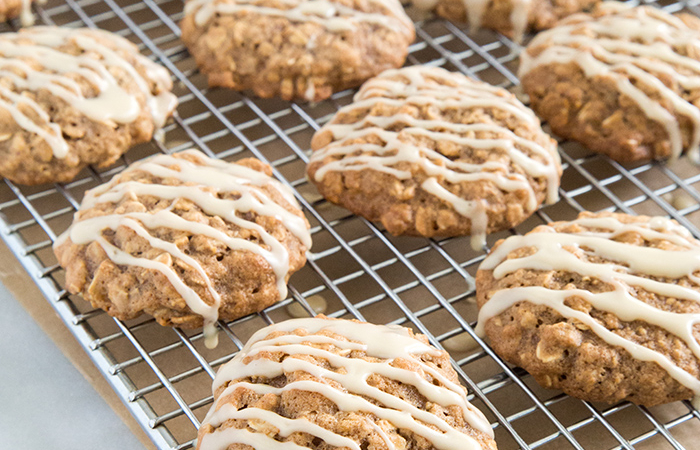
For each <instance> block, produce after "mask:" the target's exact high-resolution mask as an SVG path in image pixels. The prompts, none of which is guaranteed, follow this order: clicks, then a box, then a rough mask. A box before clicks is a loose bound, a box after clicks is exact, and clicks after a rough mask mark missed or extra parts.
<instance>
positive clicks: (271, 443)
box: [198, 318, 493, 450]
mask: <svg viewBox="0 0 700 450" xmlns="http://www.w3.org/2000/svg"><path fill="white" fill-rule="evenodd" d="M300 329H302V330H304V331H305V333H304V335H303V336H301V335H297V334H282V335H279V336H276V337H270V335H271V334H272V333H276V334H279V333H280V332H282V333H292V332H294V331H295V330H300ZM319 331H328V332H331V333H333V334H336V335H340V336H343V337H345V338H347V340H343V339H339V338H335V337H330V336H326V335H322V334H314V333H318V332H319ZM306 333H308V334H306ZM309 344H323V348H320V347H318V348H317V347H312V346H310V345H309ZM329 346H330V347H332V348H333V349H337V350H339V352H334V351H331V349H330V348H328V347H329ZM352 351H364V352H365V353H366V355H367V357H369V359H363V358H359V357H349V353H350V352H352ZM268 352H272V353H275V352H281V353H283V354H285V355H289V357H286V358H283V359H282V360H281V361H279V362H278V361H272V360H269V359H266V358H264V357H262V358H256V356H258V355H260V354H261V353H268ZM439 354H440V352H439V351H438V350H437V349H435V348H432V347H430V346H428V345H426V344H424V343H422V342H421V341H419V340H417V339H415V338H413V337H411V336H410V335H409V333H408V331H407V330H406V329H404V328H401V327H386V326H378V325H372V324H368V323H361V322H353V321H346V320H332V319H324V318H311V319H293V320H287V321H285V322H280V323H278V324H275V325H271V326H269V327H266V328H263V329H262V330H259V331H257V332H256V333H255V334H254V335H253V336H252V337H251V339H250V340H249V341H248V343H247V344H246V345H245V347H244V348H243V349H242V350H241V351H240V352H239V353H238V354H237V355H236V356H235V357H234V358H233V359H232V360H231V361H230V362H228V363H227V364H226V365H224V366H222V368H221V369H220V370H219V372H218V373H217V375H216V379H215V380H214V384H213V389H214V392H217V391H218V390H219V389H220V388H222V387H224V386H225V389H223V391H222V392H220V393H219V394H218V396H217V398H216V400H215V402H214V404H213V405H212V408H211V410H210V411H209V413H208V414H207V416H206V418H205V420H204V422H203V425H205V424H210V425H212V426H213V427H219V426H221V425H222V424H223V423H224V422H226V421H227V420H231V419H246V420H253V421H263V422H266V423H267V424H269V425H270V426H272V427H274V428H276V429H278V430H280V431H279V433H278V434H279V435H280V436H282V437H285V436H288V435H289V434H291V433H294V432H303V433H308V434H310V435H312V436H314V437H318V438H320V439H322V440H323V441H324V442H326V443H327V444H330V445H333V446H337V447H347V448H350V449H352V450H359V446H358V444H357V443H356V442H354V441H353V440H351V439H349V438H347V437H345V436H342V435H339V434H336V433H335V432H333V431H331V430H328V429H325V428H322V427H320V426H318V425H316V424H314V423H312V422H310V421H309V420H307V419H306V418H297V419H290V418H286V417H283V416H280V415H278V414H276V413H274V412H271V411H267V410H261V409H257V408H246V409H243V410H236V408H235V407H233V406H232V405H231V404H227V403H225V401H224V402H222V401H221V399H225V398H226V397H227V395H228V394H229V393H232V392H234V391H235V390H237V389H246V390H250V391H253V392H255V393H258V394H275V395H281V394H282V393H284V392H286V391H291V390H302V391H308V392H316V393H318V394H321V395H323V396H324V397H326V398H327V399H329V400H330V401H332V402H333V403H335V404H336V405H337V407H338V409H339V410H341V411H348V412H351V411H363V412H368V413H372V414H373V415H374V416H376V417H377V421H376V422H377V423H376V424H374V426H373V428H375V427H376V428H375V430H376V431H377V433H378V434H379V436H381V437H382V439H383V440H384V443H385V444H386V446H387V448H389V449H392V448H395V446H394V444H393V442H392V441H391V440H390V438H389V436H388V435H387V434H386V432H385V431H384V430H382V428H381V423H382V422H384V421H386V422H388V423H390V424H391V425H392V426H394V427H397V428H402V429H407V430H410V431H412V432H414V433H416V434H418V435H420V436H422V437H424V438H426V439H428V440H429V441H430V442H431V443H432V444H433V445H434V448H436V449H441V450H447V449H461V450H472V449H473V450H476V449H480V448H481V446H480V445H479V443H478V442H477V441H476V440H475V439H473V438H471V437H470V436H469V435H467V434H465V433H463V432H462V431H460V430H457V429H455V428H453V427H452V426H450V425H449V424H448V423H447V422H446V421H445V420H443V419H441V418H440V417H438V416H436V415H434V414H431V413H429V412H427V411H424V410H421V409H418V408H416V407H415V406H413V405H412V404H410V403H409V402H407V401H405V400H403V399H401V398H399V397H396V396H394V395H391V394H389V393H387V392H384V391H382V390H380V389H378V388H376V387H373V386H371V385H369V384H368V383H367V378H368V377H369V376H370V375H371V374H379V375H382V376H385V377H387V378H389V379H392V380H396V381H400V382H401V383H405V384H410V385H412V386H415V388H416V389H417V390H418V391H419V392H420V393H421V394H422V395H423V396H425V397H426V399H427V400H428V401H429V402H434V403H437V404H439V405H441V406H452V405H454V406H458V407H459V408H460V409H461V411H462V414H463V415H464V419H465V421H466V422H467V423H469V424H470V425H471V426H472V427H473V428H475V429H477V430H480V431H482V432H484V433H486V434H487V435H488V436H490V437H493V431H492V430H491V427H490V425H489V423H488V421H487V420H486V418H485V417H484V416H483V414H481V412H480V411H478V410H477V409H476V408H474V407H473V406H472V405H471V404H470V403H469V402H468V401H467V399H466V395H465V394H466V392H465V390H464V388H462V387H461V386H460V385H458V384H456V383H453V382H452V381H450V380H448V379H447V378H446V377H445V376H444V375H443V374H442V373H441V372H439V371H438V370H436V369H435V368H434V367H432V366H431V365H429V364H427V363H425V362H422V361H421V360H420V356H421V355H439ZM304 355H310V356H313V357H316V358H319V359H324V360H327V361H328V362H329V363H330V365H331V366H332V367H333V368H335V369H336V370H328V369H325V368H323V367H321V366H319V365H316V364H315V363H314V362H312V361H310V360H309V359H307V358H303V356H304ZM295 356H302V357H301V358H297V357H295ZM375 358H376V359H379V361H376V360H374V359H375ZM398 358H402V359H407V360H410V361H412V362H415V363H418V364H419V365H420V368H421V369H422V371H423V372H425V373H426V374H427V375H429V377H431V378H433V379H434V380H437V381H439V384H437V383H432V382H430V381H428V380H427V379H426V378H424V377H423V376H421V375H420V374H419V373H417V372H414V371H411V370H408V369H403V368H401V367H399V366H392V365H391V363H392V362H393V361H394V360H395V359H398ZM337 369H342V370H337ZM296 371H303V372H306V373H309V374H311V375H313V377H314V379H311V380H309V379H304V380H297V381H293V382H290V383H288V384H287V385H286V386H284V387H273V386H270V385H268V384H266V383H264V382H263V381H260V382H258V383H250V382H246V381H240V380H245V379H246V378H248V377H253V379H257V380H264V379H273V378H275V377H278V376H280V375H282V374H284V373H290V372H296ZM324 379H326V380H332V381H333V382H335V383H334V384H331V383H327V382H324V381H323V380H324ZM334 386H340V388H338V387H334ZM367 398H370V399H373V400H375V401H374V402H371V401H369V400H367ZM428 425H430V426H428ZM377 429H378V430H377ZM252 442H253V443H255V444H251V443H252ZM236 443H239V444H248V445H253V446H254V447H255V448H290V449H297V448H299V449H301V448H305V447H301V446H298V445H296V444H294V443H291V442H279V441H277V440H275V439H274V438H272V437H268V436H267V435H266V434H264V433H254V432H251V431H250V430H248V429H236V428H232V427H229V428H223V429H218V430H215V431H213V432H212V433H207V434H204V435H203V437H202V438H201V441H200V446H199V447H198V448H199V449H201V450H223V449H225V448H227V447H228V446H229V445H231V444H236ZM256 445H257V446H256Z"/></svg>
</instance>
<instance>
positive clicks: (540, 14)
mask: <svg viewBox="0 0 700 450" xmlns="http://www.w3.org/2000/svg"><path fill="white" fill-rule="evenodd" d="M599 1H600V0H490V1H489V0H418V2H417V3H416V4H417V5H418V7H419V8H422V9H433V8H435V11H436V12H437V14H438V15H439V16H441V17H444V18H445V19H448V20H456V21H461V22H469V25H470V26H471V27H472V28H474V29H478V28H480V27H484V28H488V29H490V30H496V31H498V32H499V33H502V34H505V35H506V36H510V37H511V38H513V40H515V41H516V42H520V41H521V40H522V38H523V35H524V34H525V32H526V31H528V30H544V29H547V28H551V27H552V26H554V24H555V23H556V22H557V21H558V20H560V19H562V18H564V17H567V16H569V15H571V14H574V13H578V12H581V11H585V10H588V9H590V8H591V7H593V5H595V4H596V3H598V2H599Z"/></svg>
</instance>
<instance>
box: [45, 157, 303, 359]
mask: <svg viewBox="0 0 700 450" xmlns="http://www.w3.org/2000/svg"><path fill="white" fill-rule="evenodd" d="M181 154H185V155H190V156H194V157H196V159H197V161H198V163H197V164H195V163H193V162H190V161H188V160H185V159H182V158H179V157H177V156H169V155H157V156H155V157H152V158H149V159H147V160H145V161H143V162H140V163H137V164H135V165H133V166H131V168H130V169H129V170H139V171H144V172H148V173H150V174H152V175H153V176H156V177H160V178H166V179H167V178H174V179H176V180H179V181H180V182H182V183H187V184H186V185H184V184H183V185H158V184H147V183H140V182H136V181H128V182H119V180H120V177H119V176H117V177H115V178H114V179H112V181H110V182H109V183H106V184H104V185H101V186H98V187H96V188H95V189H92V190H90V191H88V192H87V193H86V194H85V198H84V199H83V203H82V205H81V210H87V209H89V208H92V207H94V206H96V205H98V204H100V203H118V202H119V201H121V200H122V199H124V198H128V197H129V196H155V197H158V198H160V199H164V200H171V206H170V207H169V208H166V209H162V210H159V211H157V212H154V213H147V212H124V213H121V214H110V215H105V216H97V217H93V218H89V219H83V220H80V215H79V213H77V215H76V220H75V221H74V223H73V224H72V225H71V227H70V228H69V229H68V230H66V231H65V232H64V233H63V234H62V235H61V236H59V238H58V239H57V240H56V243H55V244H54V245H55V246H60V245H61V244H62V243H63V242H65V241H66V240H67V239H68V238H70V240H71V241H72V242H73V243H74V244H79V245H80V244H83V245H87V244H89V243H90V242H93V241H95V242H98V243H99V244H100V246H101V247H102V248H103V249H104V250H105V252H106V253H107V255H108V256H109V258H110V259H111V260H112V261H113V262H114V263H115V264H118V265H127V266H138V267H143V268H146V269H152V270H156V271H158V272H160V273H162V274H163V275H164V276H166V277H167V279H168V280H169V281H170V283H171V284H172V286H173V288H174V289H175V290H176V291H177V292H178V293H179V294H180V295H181V296H182V298H183V299H184V300H185V302H186V303H187V306H188V307H189V308H190V309H191V310H192V311H193V312H195V313H196V314H199V315H201V316H202V317H203V318H204V323H205V335H206V336H207V337H210V336H213V335H214V333H213V330H214V329H215V328H214V324H215V323H216V320H217V319H218V311H219V306H220V303H221V296H220V294H219V293H218V292H217V291H216V289H215V287H214V285H213V282H212V280H211V279H210V278H209V275H208V274H207V272H206V271H205V270H204V268H203V267H202V266H201V264H200V263H199V262H198V261H197V260H195V259H194V258H192V257H190V256H188V255H187V254H186V253H185V252H184V251H182V250H180V249H179V248H178V247H177V246H176V245H175V244H173V243H171V242H167V241H164V240H162V239H159V238H157V237H155V236H153V235H151V234H150V233H149V231H148V230H151V229H156V228H169V229H172V230H178V231H182V232H184V233H187V234H190V235H193V236H194V235H202V236H206V237H208V238H211V239H214V240H216V241H219V242H221V243H223V244H225V245H226V246H227V247H228V248H229V249H231V250H236V251H248V252H252V253H255V254H257V255H260V256H261V257H263V258H264V259H265V260H266V261H267V263H268V264H269V265H270V267H271V268H272V270H273V272H274V273H275V275H276V277H277V289H278V291H279V294H280V299H283V298H285V297H286V295H287V287H286V277H287V274H288V272H289V253H288V251H287V249H286V248H285V247H284V246H283V245H282V243H281V242H279V241H278V240H277V239H276V238H275V237H274V236H272V235H271V234H269V233H268V232H266V231H265V229H264V228H262V227H261V226H260V225H258V224H257V223H255V222H254V221H250V220H247V219H244V218H242V217H239V216H238V215H237V213H247V212H254V213H255V214H256V215H257V216H269V217H274V218H276V219H277V220H279V221H280V222H282V223H283V224H284V225H285V227H287V229H289V231H290V232H291V233H292V234H294V236H296V237H297V238H298V239H299V240H300V241H301V242H302V244H303V245H304V246H305V247H306V248H307V249H308V248H310V247H311V236H310V233H309V231H308V228H307V225H306V221H305V220H304V219H303V218H302V217H299V216H297V215H295V214H293V213H291V212H289V211H287V210H286V209H285V208H284V207H282V206H281V205H279V204H277V203H275V201H274V200H272V198H270V197H269V196H268V195H267V194H266V193H265V192H264V191H262V190H261V189H258V188H260V187H263V186H266V187H268V188H270V189H274V190H276V191H277V192H278V193H279V194H280V195H281V196H282V197H283V198H284V199H285V200H286V201H287V202H289V203H290V204H291V205H293V206H295V207H297V208H298V207H299V206H298V204H297V202H296V200H295V199H294V197H293V195H292V193H291V191H290V190H289V189H288V188H287V187H286V186H284V185H282V184H281V183H279V182H278V181H276V180H274V179H272V178H270V177H269V176H267V175H266V174H264V173H261V172H258V171H256V170H253V169H250V168H247V167H244V166H241V165H238V164H229V163H226V162H223V161H218V160H214V159H210V158H207V157H206V156H205V155H204V154H202V153H201V152H198V151H195V150H187V151H185V152H182V153H181ZM226 192H235V193H238V194H240V197H239V198H237V199H236V200H229V199H221V198H218V197H217V194H218V193H226ZM179 199H187V200H190V201H192V202H193V203H194V204H196V205H197V206H199V207H200V208H201V209H202V210H203V211H204V212H205V213H206V214H209V215H211V216H218V217H221V218H222V219H224V220H226V221H228V222H230V223H232V224H234V225H236V226H237V227H240V228H242V229H247V230H251V231H253V232H255V233H256V234H257V235H258V236H260V238H261V240H262V244H264V246H263V245H261V244H256V243H254V242H251V241H248V240H246V239H244V238H238V237H233V236H229V235H227V234H226V233H224V232H222V231H220V230H218V229H216V228H215V227H213V226H211V225H208V224H206V223H201V222H194V221H190V220H187V219H185V218H183V217H181V216H179V215H177V214H175V213H174V212H172V208H173V207H174V205H175V203H176V202H177V201H178V200H179ZM119 227H127V228H129V229H131V230H133V231H134V232H135V233H136V234H137V235H139V236H140V237H142V238H144V239H145V240H146V241H148V243H149V245H150V246H151V247H153V248H157V249H160V250H162V251H163V252H164V253H167V254H169V255H171V256H172V257H173V258H176V259H179V260H180V261H182V262H183V263H185V264H187V265H188V266H190V267H192V268H193V269H194V270H195V271H196V272H197V274H198V275H199V276H200V277H201V278H202V280H203V281H204V283H205V286H206V289H207V291H208V292H209V295H210V297H211V302H210V303H208V302H206V301H205V300H204V299H202V298H201V297H200V296H199V295H198V294H197V293H196V292H195V291H194V290H193V289H192V288H190V287H189V286H187V284H186V283H185V282H184V281H183V280H182V279H181V278H180V277H179V275H178V274H177V272H175V270H173V268H172V267H171V266H169V265H168V264H165V263H163V262H160V261H154V260H151V259H148V258H142V257H136V256H133V255H130V254H129V253H127V252H125V251H123V250H121V249H119V248H117V247H116V246H114V245H112V244H110V243H109V242H108V241H107V240H105V239H104V238H103V237H102V232H103V231H104V230H107V229H111V230H116V229H117V228H119ZM210 344H212V345H215V339H213V338H212V341H211V342H210Z"/></svg>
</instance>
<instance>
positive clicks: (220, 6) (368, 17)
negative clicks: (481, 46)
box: [185, 0, 414, 36]
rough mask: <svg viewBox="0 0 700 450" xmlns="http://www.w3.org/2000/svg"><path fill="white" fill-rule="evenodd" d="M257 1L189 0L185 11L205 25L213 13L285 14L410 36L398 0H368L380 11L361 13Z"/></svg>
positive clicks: (339, 27)
mask: <svg viewBox="0 0 700 450" xmlns="http://www.w3.org/2000/svg"><path fill="white" fill-rule="evenodd" d="M259 3H260V0H231V1H227V0H189V1H188V2H187V3H186V4H185V14H188V15H189V14H194V15H195V16H194V19H195V23H196V24H197V26H204V25H205V24H207V22H209V21H210V20H211V18H212V17H213V16H214V15H216V14H225V15H230V14H236V13H238V12H249V13H254V14H261V15H267V16H275V17H285V18H287V19H288V20H290V21H292V22H311V23H316V24H319V25H321V26H323V27H325V28H326V29H327V30H328V31H330V32H332V33H342V32H345V31H352V30H354V29H356V28H357V27H358V25H360V24H362V23H366V24H369V25H373V26H379V27H384V28H388V29H391V30H394V31H396V32H400V33H403V34H405V35H407V36H413V33H414V31H413V22H412V21H411V19H409V18H408V16H407V15H406V13H405V11H404V9H403V7H402V6H401V3H400V2H398V1H397V0H369V2H368V3H369V4H372V5H375V6H378V7H379V8H381V9H383V12H362V11H359V10H357V9H354V8H351V7H348V6H345V5H342V4H340V3H334V2H331V1H328V0H280V2H279V3H281V4H282V5H284V7H283V8H276V7H272V6H262V5H260V4H259Z"/></svg>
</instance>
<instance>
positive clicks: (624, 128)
mask: <svg viewBox="0 0 700 450" xmlns="http://www.w3.org/2000/svg"><path fill="white" fill-rule="evenodd" d="M699 23H700V22H699V21H698V19H697V18H695V17H691V16H689V15H678V16H674V15H671V14H668V13H666V12H663V11H661V10H659V9H655V8H653V7H650V6H640V7H636V8H630V7H629V6H626V5H622V4H619V3H615V2H609V3H608V2H606V3H602V4H600V5H599V7H598V8H596V9H595V11H594V12H593V13H592V14H590V15H586V14H580V15H575V16H572V17H570V18H568V19H565V20H564V21H562V22H561V23H560V24H559V25H558V26H556V27H555V28H552V29H551V30H548V31H545V32H543V33H540V34H539V35H537V36H536V37H535V38H534V39H533V40H532V41H531V42H530V44H529V45H528V47H527V49H526V51H524V52H523V53H522V54H521V59H520V72H519V76H520V79H521V81H522V85H523V88H524V90H525V92H526V93H527V94H529V96H530V100H531V102H532V108H533V109H534V110H535V112H536V113H537V114H538V115H539V116H540V117H541V118H542V120H544V121H546V122H548V123H549V125H550V126H551V128H552V131H553V132H554V133H556V134H558V135H560V136H562V137H565V138H568V139H573V140H576V141H579V142H581V143H582V144H584V145H585V146H587V147H588V148H590V149H591V150H593V151H595V152H598V153H603V154H606V155H608V156H610V157H611V158H613V159H615V160H617V161H620V162H627V161H638V160H647V159H665V158H669V157H678V156H679V155H680V154H681V153H683V152H684V151H689V152H691V153H692V154H693V155H695V157H697V152H698V146H699V145H700V110H699V109H698V105H699V104H700V103H699V100H698V98H699V97H700V52H699V51H698V49H699V48H700V31H698V30H699V29H700V26H699Z"/></svg>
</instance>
